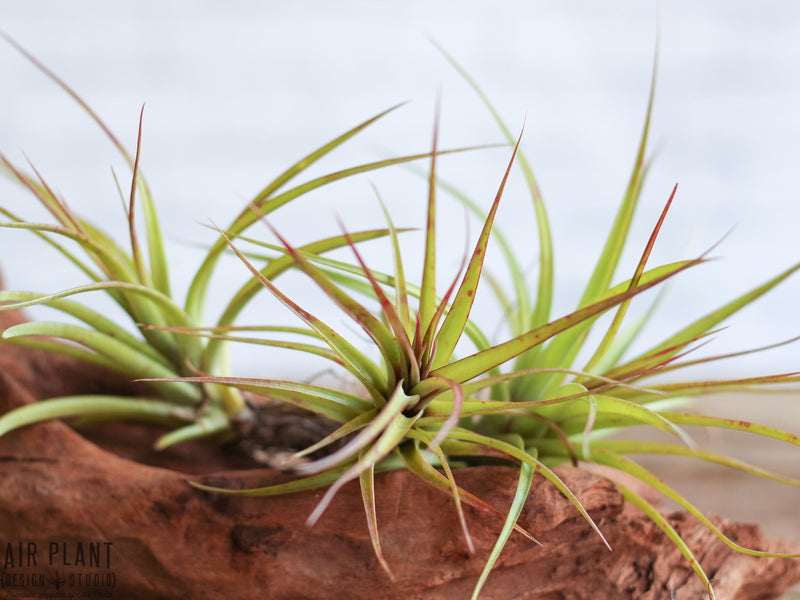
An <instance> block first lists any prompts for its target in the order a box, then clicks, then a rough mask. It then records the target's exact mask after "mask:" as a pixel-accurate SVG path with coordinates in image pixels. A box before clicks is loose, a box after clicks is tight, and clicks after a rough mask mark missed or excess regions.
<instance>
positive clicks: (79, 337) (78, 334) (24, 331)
mask: <svg viewBox="0 0 800 600" xmlns="http://www.w3.org/2000/svg"><path fill="white" fill-rule="evenodd" d="M29 336H48V337H56V338H62V339H66V340H70V341H73V342H76V343H78V344H81V345H83V346H86V347H87V348H89V349H91V350H93V351H95V352H97V353H98V354H100V355H102V356H103V357H105V358H107V359H109V360H110V362H109V365H110V366H112V367H113V368H114V370H116V371H119V372H121V373H124V374H125V375H128V376H129V377H131V378H158V379H166V378H171V377H174V376H175V372H174V371H172V370H171V369H170V368H169V367H167V366H165V365H164V363H162V362H160V361H156V360H153V359H152V358H151V357H150V356H148V355H147V354H143V353H141V352H138V351H137V350H135V349H134V348H132V347H130V346H128V345H126V344H124V343H122V342H120V341H118V340H117V339H115V338H113V337H111V336H109V335H106V334H104V333H100V332H99V331H95V330H92V329H87V328H85V327H81V326H79V325H72V324H67V323H54V322H47V321H36V322H29V323H20V324H19V325H14V326H12V327H9V328H8V329H6V330H5V331H4V332H3V334H2V339H3V340H13V339H14V338H18V337H29ZM158 387H161V388H162V389H164V390H168V391H169V392H170V393H171V394H173V395H174V396H173V397H174V399H175V401H176V402H183V403H188V404H192V405H196V404H198V403H200V402H201V400H202V393H201V391H200V389H199V388H198V387H196V386H193V385H189V384H187V383H180V382H179V383H171V382H163V383H159V384H158Z"/></svg>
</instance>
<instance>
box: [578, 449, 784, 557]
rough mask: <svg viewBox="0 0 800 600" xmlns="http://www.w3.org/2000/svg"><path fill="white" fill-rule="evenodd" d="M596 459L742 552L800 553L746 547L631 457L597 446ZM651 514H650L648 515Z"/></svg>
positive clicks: (782, 555) (733, 548)
mask: <svg viewBox="0 0 800 600" xmlns="http://www.w3.org/2000/svg"><path fill="white" fill-rule="evenodd" d="M592 455H593V457H594V459H595V460H596V461H597V462H598V463H599V464H603V465H607V466H609V467H613V468H615V469H619V470H620V471H622V472H624V473H628V474H629V475H632V476H633V477H636V478H637V479H639V480H640V481H642V482H644V483H646V484H647V485H649V486H651V487H652V488H654V489H656V490H657V491H659V492H661V493H662V494H664V495H665V496H667V497H668V498H670V499H672V500H674V501H675V502H677V503H678V504H680V505H681V506H682V507H683V508H685V509H686V510H687V511H689V512H690V513H691V514H692V515H694V517H696V518H697V520H698V521H700V522H701V523H702V524H703V525H705V526H706V527H707V528H708V529H709V530H710V531H711V532H712V533H713V534H714V535H716V536H717V537H718V538H719V539H720V540H722V541H723V542H724V543H725V545H726V546H728V547H729V548H731V549H732V550H735V551H737V552H740V553H742V554H747V555H749V556H762V557H772V558H793V557H798V556H800V554H791V553H788V552H764V551H761V550H752V549H750V548H745V547H744V546H741V545H739V544H737V543H736V542H734V541H733V540H731V539H730V538H729V537H727V536H726V535H725V534H724V533H722V531H720V530H719V528H718V527H717V526H716V525H714V524H713V523H712V522H711V521H709V520H708V518H707V517H706V516H705V515H703V513H702V512H700V511H699V510H698V509H697V508H695V507H694V505H692V504H691V503H690V502H689V501H688V500H686V498H684V497H683V496H681V495H680V494H679V493H678V492H676V491H675V490H673V489H672V488H671V487H669V486H668V485H667V484H665V483H664V482H663V481H661V480H660V479H658V478H657V477H656V476H655V475H653V474H652V473H651V472H650V471H648V470H647V469H645V468H644V467H642V466H641V465H639V464H637V463H635V462H634V461H632V460H630V459H629V458H625V457H623V456H619V455H618V454H615V453H613V452H609V451H608V450H601V449H599V448H595V450H594V451H593V452H592ZM648 516H649V515H648Z"/></svg>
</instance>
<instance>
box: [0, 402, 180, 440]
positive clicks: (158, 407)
mask: <svg viewBox="0 0 800 600" xmlns="http://www.w3.org/2000/svg"><path fill="white" fill-rule="evenodd" d="M70 417H93V418H114V419H132V420H137V421H150V422H152V421H161V420H165V419H166V420H171V421H177V422H181V421H192V420H193V419H194V411H193V410H190V409H187V408H185V407H181V406H176V405H175V404H174V403H171V402H161V401H159V400H153V399H150V398H126V397H120V396H109V395H103V394H95V395H91V396H64V397H60V398H49V399H47V400H40V401H39V402H34V403H32V404H26V405H24V406H20V407H18V408H15V409H13V410H10V411H9V412H7V413H5V414H4V415H2V416H0V437H1V436H4V435H5V434H7V433H8V432H10V431H14V430H15V429H20V428H21V427H26V426H28V425H33V424H34V423H40V422H42V421H49V420H52V419H67V418H70Z"/></svg>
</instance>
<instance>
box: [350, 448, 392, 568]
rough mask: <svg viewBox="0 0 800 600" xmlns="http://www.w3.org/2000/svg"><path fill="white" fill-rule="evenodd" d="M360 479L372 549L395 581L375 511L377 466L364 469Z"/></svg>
mask: <svg viewBox="0 0 800 600" xmlns="http://www.w3.org/2000/svg"><path fill="white" fill-rule="evenodd" d="M362 457H363V452H362ZM358 479H359V483H360V484H361V499H362V500H363V502H364V510H365V511H366V514H367V529H369V539H370V540H371V541H372V549H373V550H374V552H375V557H376V558H377V559H378V562H379V563H380V565H381V567H383V570H384V571H386V574H387V575H389V578H390V579H391V580H392V581H394V574H393V573H392V570H391V569H390V568H389V563H387V562H386V558H384V556H383V550H381V540H380V537H379V535H378V513H377V511H376V510H375V465H374V464H373V465H370V467H369V468H368V469H364V471H363V472H362V473H361V475H360V476H359V478H358Z"/></svg>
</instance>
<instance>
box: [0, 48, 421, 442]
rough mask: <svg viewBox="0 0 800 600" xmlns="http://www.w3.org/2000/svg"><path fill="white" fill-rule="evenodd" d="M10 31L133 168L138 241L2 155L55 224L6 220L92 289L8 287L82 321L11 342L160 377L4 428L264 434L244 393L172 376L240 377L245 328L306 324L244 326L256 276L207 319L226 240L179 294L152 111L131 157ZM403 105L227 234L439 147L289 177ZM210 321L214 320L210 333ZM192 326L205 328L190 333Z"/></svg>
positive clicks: (274, 192)
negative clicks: (108, 309)
mask: <svg viewBox="0 0 800 600" xmlns="http://www.w3.org/2000/svg"><path fill="white" fill-rule="evenodd" d="M0 33H2V32H0ZM2 36H3V38H4V39H5V40H6V41H7V42H8V43H9V44H11V45H12V46H13V47H14V48H16V49H17V50H18V51H19V52H20V53H21V54H22V55H23V56H24V57H25V58H26V59H28V60H29V61H31V62H32V63H33V64H34V65H35V66H36V67H37V68H38V69H40V70H41V71H42V72H43V73H44V74H45V75H47V76H48V77H49V78H50V79H52V80H53V81H54V82H55V83H56V84H57V85H58V86H60V87H61V88H62V89H63V90H64V91H65V92H66V93H68V94H69V95H70V96H71V97H72V98H73V99H74V100H75V101H76V102H77V103H78V104H79V105H80V107H81V108H82V109H83V110H84V111H85V113H86V114H87V115H88V116H89V117H90V118H91V119H92V120H93V121H94V122H95V123H96V124H97V125H98V126H99V127H100V129H101V130H102V132H103V133H104V134H105V135H106V136H107V138H108V139H109V140H110V141H111V143H112V144H113V145H114V146H115V147H116V149H117V150H118V151H119V152H120V153H121V154H122V157H123V158H124V160H125V161H126V162H127V163H128V165H129V166H130V169H131V183H130V187H129V188H127V191H125V192H124V191H123V189H122V186H121V184H120V182H119V180H118V179H117V176H116V174H114V178H115V180H116V181H117V187H118V189H119V192H120V196H121V197H122V201H123V207H124V212H125V217H126V219H127V225H128V233H129V235H128V238H129V239H128V240H127V241H126V243H125V244H121V243H118V241H116V240H114V239H113V238H112V236H111V235H109V234H107V233H105V232H104V231H103V230H101V229H100V228H98V227H96V226H95V225H93V224H92V223H90V222H89V221H87V220H85V219H83V218H81V217H79V216H78V215H77V214H76V213H75V212H74V211H73V210H72V208H71V207H70V205H69V204H68V203H67V202H66V201H65V200H64V199H63V198H62V197H61V196H60V195H59V194H58V193H56V192H55V191H54V189H53V187H51V185H50V184H49V183H48V182H47V181H46V180H45V178H44V177H43V176H42V174H41V173H40V172H39V171H38V170H37V169H36V168H35V167H34V165H33V163H32V162H30V161H28V162H29V171H28V170H27V169H25V168H23V167H21V166H18V165H16V164H14V163H13V162H12V161H11V160H10V159H9V158H7V157H6V156H5V155H3V154H0V172H2V173H3V174H4V175H6V176H8V177H10V178H11V179H12V180H14V181H16V182H18V183H19V184H21V185H22V186H23V187H24V188H26V189H27V191H29V192H30V193H31V195H32V196H33V197H34V198H35V199H36V200H37V201H38V202H39V203H40V204H41V205H42V206H43V207H44V208H45V209H46V210H47V212H48V213H49V214H50V215H51V216H52V218H53V221H54V222H51V223H34V222H30V221H28V220H26V219H25V218H24V217H21V216H19V215H18V214H17V213H15V212H12V211H11V210H10V209H9V208H7V207H5V206H0V214H2V215H3V216H4V217H5V218H6V219H7V220H6V221H5V222H2V223H0V227H4V228H10V229H23V230H28V231H30V232H32V233H34V234H35V235H37V236H38V237H39V238H41V239H42V240H43V241H44V242H45V243H47V244H49V245H50V246H51V247H53V248H54V249H55V250H56V251H57V252H58V253H60V254H61V255H62V257H63V258H64V259H66V261H68V262H69V263H71V264H73V265H74V266H76V267H77V268H78V269H79V270H80V271H81V272H82V273H83V274H84V275H85V276H86V277H87V278H88V280H89V283H87V284H85V285H80V286H77V287H74V288H71V289H69V290H64V291H59V292H56V293H41V292H32V291H2V292H0V310H14V309H21V308H25V307H29V306H46V307H49V308H52V309H54V310H56V311H59V312H60V313H62V314H65V315H68V316H69V317H71V318H72V321H73V322H61V321H37V322H27V323H22V324H19V325H15V326H12V327H8V328H7V329H5V330H4V331H3V332H2V340H3V342H4V343H9V344H17V345H20V346H28V347H33V348H39V349H43V350H47V351H50V352H56V353H60V354H63V355H67V356H71V357H74V358H77V359H80V360H82V361H86V362H88V363H93V364H96V365H100V366H102V367H105V368H108V369H111V370H114V371H117V372H119V373H121V374H123V375H124V376H126V377H128V378H129V379H131V380H133V379H150V380H151V381H150V382H148V383H146V384H144V385H145V386H146V387H149V391H146V392H145V393H144V394H143V396H142V397H140V398H130V397H116V396H114V397H112V396H99V395H89V396H75V397H65V398H52V399H47V400H45V401H42V402H38V403H35V404H31V405H28V406H24V407H21V408H19V409H17V410H14V411H11V412H9V413H7V414H6V415H3V416H2V418H0V435H4V434H5V433H7V432H8V431H10V430H13V429H15V428H18V427H22V426H25V425H29V424H31V423H36V422H39V421H43V420H47V419H59V418H82V419H85V420H94V421H96V420H113V419H128V420H130V419H134V420H141V421H147V422H153V423H157V424H159V425H166V426H168V427H169V429H170V431H169V432H168V433H166V434H165V435H163V436H162V437H161V438H160V439H159V440H158V442H157V444H156V446H157V448H159V449H163V448H166V447H168V446H170V445H173V444H176V443H179V442H184V441H187V440H191V439H197V438H206V437H208V438H218V439H223V440H224V439H231V438H244V439H247V437H248V436H258V435H259V434H260V431H261V430H260V428H259V426H258V425H259V423H258V421H259V411H258V410H257V409H256V407H254V406H253V405H252V404H250V403H249V402H248V401H247V400H246V398H245V395H243V394H242V393H241V391H240V390H238V389H236V388H234V387H228V386H217V385H212V384H206V383H204V382H192V383H185V382H171V381H169V379H173V378H176V377H180V376H187V375H192V374H197V373H204V374H213V375H226V374H229V365H228V363H229V360H228V350H227V345H228V344H229V343H230V341H231V340H235V338H236V336H235V335H234V333H235V332H236V331H241V330H242V329H243V330H246V331H253V330H255V331H259V332H264V331H266V332H267V333H271V334H278V333H280V334H285V333H293V332H295V328H292V327H286V326H275V327H251V328H247V327H244V328H237V327H236V326H235V325H234V321H235V320H236V318H237V317H238V316H239V314H240V313H241V312H242V310H243V309H244V308H245V306H246V305H247V304H248V303H249V302H250V301H251V300H252V299H253V298H254V297H255V296H256V295H257V293H258V292H259V291H261V289H262V288H261V284H260V283H259V281H258V279H256V278H253V279H251V280H250V281H247V282H246V283H244V284H243V285H242V286H241V287H240V288H239V289H237V290H235V292H234V293H233V294H232V295H231V297H230V300H229V301H228V302H227V305H225V308H224V309H223V310H222V313H221V314H220V316H219V317H218V319H217V320H216V322H215V324H214V325H213V326H211V327H207V323H206V322H205V321H204V306H205V300H206V297H207V294H208V289H209V286H210V282H211V279H212V276H213V273H214V270H215V268H216V266H217V264H218V261H219V260H220V258H221V257H222V256H223V255H224V254H225V252H226V250H227V244H226V242H225V237H223V236H220V237H219V239H218V240H217V241H216V243H214V244H212V245H211V246H210V247H209V249H208V250H207V253H206V254H205V256H204V258H203V261H202V263H201V265H200V266H199V268H198V270H197V271H196V273H195V275H194V278H193V280H192V282H191V285H190V287H189V290H188V292H187V294H186V299H185V302H184V303H183V304H181V303H179V302H178V301H177V300H176V299H175V297H174V295H173V293H172V290H171V285H170V276H169V269H168V263H167V258H166V251H165V246H164V242H163V238H162V234H161V226H160V223H159V220H158V217H157V214H156V210H155V206H154V202H153V199H152V196H151V193H150V189H149V187H148V185H147V183H146V181H145V178H144V176H143V174H142V170H141V168H140V156H141V150H142V116H143V113H144V109H142V114H140V118H139V128H138V136H137V143H136V151H135V153H130V152H128V150H127V149H126V148H125V147H124V145H123V144H122V143H121V142H120V140H119V138H118V137H117V136H116V135H115V134H114V133H113V132H112V131H111V129H110V128H109V127H108V126H107V125H106V124H105V123H104V122H103V121H102V120H101V119H100V117H99V116H98V115H97V113H95V112H94V111H93V110H92V109H91V108H90V107H89V105H88V104H87V103H86V102H85V101H84V100H83V99H82V98H80V97H79V96H78V95H77V93H75V92H74V91H73V90H72V89H71V88H70V87H69V86H68V85H67V84H66V83H64V82H63V81H62V80H61V79H60V78H59V77H57V76H56V75H55V74H54V73H53V72H51V71H50V70H49V69H48V68H47V67H45V66H44V65H43V64H42V63H41V62H39V61H38V60H37V59H36V58H34V57H33V56H32V55H31V54H30V53H29V52H28V51H27V50H25V49H24V48H22V47H21V46H20V45H19V44H18V43H17V42H16V41H14V40H13V39H12V38H10V37H9V36H8V35H6V34H4V33H3V34H2ZM396 108H397V107H393V108H390V109H388V110H386V111H384V112H381V113H379V114H378V115H376V116H374V117H372V118H370V119H368V120H366V121H364V122H363V123H361V124H359V125H357V126H356V127H354V128H352V129H350V130H348V131H347V132H345V133H344V134H342V135H340V136H339V137H337V138H335V139H334V140H332V141H330V142H329V143H327V144H325V145H324V146H322V147H320V148H318V149H317V150H315V151H314V152H312V153H311V154H309V155H307V156H305V157H303V158H302V159H301V160H299V161H298V162H297V163H295V164H294V165H292V166H291V167H290V168H289V169H287V170H286V171H284V172H283V173H281V174H280V175H279V176H278V177H277V178H275V179H274V180H273V181H272V182H271V183H269V184H268V185H267V186H266V187H264V189H262V190H261V191H260V192H259V193H258V194H257V195H256V196H255V197H254V198H253V199H252V200H251V201H250V202H249V203H248V205H247V206H246V207H245V208H244V209H243V210H242V211H241V212H240V214H239V215H238V216H237V217H236V218H235V219H234V220H233V221H232V222H231V223H230V225H229V226H228V228H227V229H226V230H225V235H226V236H231V237H233V236H239V235H241V234H242V233H243V232H245V230H247V228H248V227H250V226H251V225H253V224H254V223H256V222H257V221H258V217H257V214H260V215H267V214H270V213H272V212H273V211H275V210H277V209H279V208H281V207H283V206H284V205H286V204H288V203H290V202H292V201H295V200H297V199H299V198H301V197H303V196H304V195H306V194H308V193H309V192H311V191H313V190H316V189H318V188H320V187H323V186H325V185H329V184H331V183H334V182H336V181H339V180H342V179H345V178H348V177H353V176H355V175H359V174H361V173H366V172H370V171H374V170H376V169H381V168H386V167H390V166H393V165H398V164H402V163H405V162H409V161H413V160H417V159H421V158H425V157H427V156H428V155H429V154H428V153H422V154H418V155H409V156H403V157H398V158H390V159H386V160H380V161H376V162H372V163H367V164H362V165H357V166H353V167H350V168H346V169H343V170H340V171H336V172H332V173H329V174H327V175H323V176H319V177H316V178H313V179H310V180H308V181H306V182H304V183H301V184H299V185H296V186H294V187H290V186H289V185H288V184H289V183H290V182H292V180H294V179H295V178H296V177H298V176H300V175H302V174H303V173H304V172H305V171H306V170H307V169H308V168H309V167H310V166H312V165H313V164H315V163H316V162H317V161H319V160H320V159H321V158H323V157H324V156H326V155H327V154H328V153H330V152H332V151H333V150H335V149H337V148H338V147H339V146H341V145H342V144H344V143H345V142H347V141H348V140H349V139H350V138H352V137H353V136H355V135H357V134H358V133H360V132H362V131H363V130H365V129H366V128H368V127H369V126H371V125H372V124H374V123H375V122H376V121H378V120H379V119H381V118H382V117H384V116H385V115H387V114H388V113H390V112H392V111H393V110H395V109H396ZM254 210H255V211H257V213H256V212H254ZM140 212H141V216H139V213H140ZM137 217H138V218H137ZM140 220H141V221H143V222H144V234H142V232H141V231H140V227H137V223H138V222H139V221H140ZM388 233H389V232H388V230H386V229H376V230H368V231H360V232H357V233H353V234H352V235H349V236H344V235H342V234H338V235H334V236H332V237H329V238H326V239H320V240H317V241H314V242H311V243H309V244H307V245H305V246H303V247H302V251H304V252H309V253H313V254H314V255H320V254H325V253H326V252H329V251H332V250H335V249H336V248H340V247H343V246H347V245H348V244H351V243H354V242H355V243H359V242H363V241H367V240H371V239H375V238H379V237H381V236H385V235H388ZM294 267H295V264H294V261H293V259H292V258H291V257H289V256H284V257H278V258H276V259H275V260H270V261H267V263H266V264H265V266H263V267H261V270H260V271H259V276H260V277H264V278H267V279H270V280H272V279H275V278H277V277H278V276H279V275H281V274H282V273H284V272H286V271H287V270H289V269H292V268H294ZM91 292H100V293H105V294H107V295H108V296H109V297H110V298H111V299H113V301H114V302H115V303H116V304H118V305H119V306H120V307H121V308H122V310H123V311H124V313H126V314H127V316H128V317H129V318H130V325H129V327H128V328H126V327H124V326H122V325H120V324H119V323H117V322H115V320H112V319H111V318H109V317H106V316H104V315H103V314H101V313H99V312H98V311H96V310H94V309H92V308H89V307H88V306H87V305H85V304H83V303H80V302H76V301H74V300H73V299H70V298H71V297H78V296H81V297H82V295H83V294H88V293H91ZM76 322H77V323H79V324H76ZM203 327H205V328H204V329H201V328H203ZM198 330H202V331H203V332H205V335H204V336H198V335H196V332H197V331H198ZM191 333H194V334H195V335H190V334H191ZM301 333H304V332H301ZM248 339H252V338H248ZM259 343H262V344H265V345H268V346H281V345H283V344H285V342H281V341H279V340H274V341H273V340H269V339H262V340H260V342H259ZM256 447H258V443H257V444H256Z"/></svg>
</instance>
